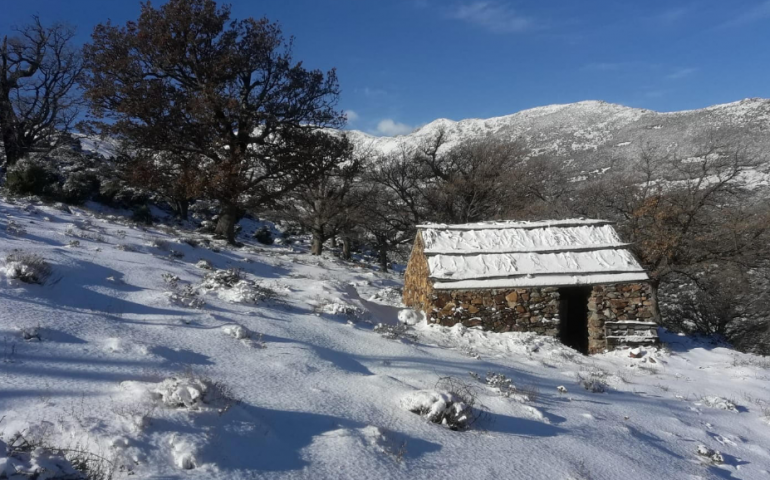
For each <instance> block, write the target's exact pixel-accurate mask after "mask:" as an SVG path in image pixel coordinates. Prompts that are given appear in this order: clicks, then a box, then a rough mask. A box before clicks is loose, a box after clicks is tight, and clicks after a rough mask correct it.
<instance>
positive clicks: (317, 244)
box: [310, 216, 326, 255]
mask: <svg viewBox="0 0 770 480" xmlns="http://www.w3.org/2000/svg"><path fill="white" fill-rule="evenodd" d="M324 240H326V238H324V224H323V221H322V220H321V218H319V217H318V216H316V217H315V219H314V220H313V247H312V250H311V251H310V254H311V255H321V252H323V249H324Z"/></svg>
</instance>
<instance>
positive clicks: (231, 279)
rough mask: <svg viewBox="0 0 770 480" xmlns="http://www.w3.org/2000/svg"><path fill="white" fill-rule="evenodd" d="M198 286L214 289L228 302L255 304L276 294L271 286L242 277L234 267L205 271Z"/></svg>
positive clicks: (270, 298) (271, 298) (274, 296)
mask: <svg viewBox="0 0 770 480" xmlns="http://www.w3.org/2000/svg"><path fill="white" fill-rule="evenodd" d="M200 287H201V288H202V289H204V290H208V291H216V292H217V296H218V297H219V298H221V299H222V300H225V301H226V302H230V303H253V304H256V303H260V302H264V301H267V300H273V299H275V298H276V297H277V296H278V294H277V292H276V291H275V290H273V289H272V288H270V287H267V286H264V285H261V284H258V283H256V282H254V281H252V280H247V279H244V278H242V276H241V272H240V270H238V269H235V268H231V269H228V270H215V271H212V272H210V273H207V274H206V276H205V277H203V282H201V285H200Z"/></svg>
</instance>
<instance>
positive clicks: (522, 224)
mask: <svg viewBox="0 0 770 480" xmlns="http://www.w3.org/2000/svg"><path fill="white" fill-rule="evenodd" d="M615 223H616V222H613V221H611V220H600V219H586V218H582V217H581V218H574V219H564V220H542V221H534V222H530V221H519V220H499V221H490V222H475V223H459V224H446V223H425V224H421V225H417V228H418V229H421V230H426V229H432V230H507V229H521V230H534V229H539V228H568V227H600V226H604V225H614V224H615Z"/></svg>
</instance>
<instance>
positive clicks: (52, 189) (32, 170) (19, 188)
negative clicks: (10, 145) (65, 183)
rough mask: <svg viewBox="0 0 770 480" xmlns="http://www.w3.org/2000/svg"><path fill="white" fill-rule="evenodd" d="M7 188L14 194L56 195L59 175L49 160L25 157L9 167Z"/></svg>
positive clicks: (6, 181) (6, 180)
mask: <svg viewBox="0 0 770 480" xmlns="http://www.w3.org/2000/svg"><path fill="white" fill-rule="evenodd" d="M5 188H7V189H8V191H9V192H10V193H12V194H14V195H39V196H47V197H51V196H55V194H56V193H57V190H58V176H57V173H56V171H55V170H54V169H53V168H51V165H50V163H49V162H46V161H45V160H43V159H39V158H23V159H21V160H19V161H18V162H16V163H15V164H14V165H12V166H10V167H8V171H7V173H6V179H5Z"/></svg>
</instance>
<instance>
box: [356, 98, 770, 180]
mask: <svg viewBox="0 0 770 480" xmlns="http://www.w3.org/2000/svg"><path fill="white" fill-rule="evenodd" d="M442 128H443V129H445V130H446V132H447V134H448V136H449V139H450V141H449V143H448V144H447V145H446V148H451V146H452V145H455V144H457V143H458V142H461V141H464V140H468V139H473V138H482V137H487V136H491V137H495V138H500V139H505V140H518V141H520V142H522V143H523V144H524V145H525V146H526V147H527V148H528V149H530V150H531V151H532V152H533V153H535V154H542V155H548V156H553V157H557V158H560V159H563V160H572V161H573V162H576V163H577V165H580V166H584V167H586V168H588V167H592V168H601V167H604V166H607V165H605V163H608V162H609V161H610V160H611V159H615V160H619V159H620V160H623V159H631V158H633V157H634V156H635V155H636V154H637V153H638V151H639V149H640V148H642V147H643V146H646V145H653V146H662V147H684V148H688V147H690V146H693V145H696V144H699V143H702V142H703V140H704V138H705V137H706V136H709V135H713V134H718V135H720V136H722V138H724V136H730V137H731V138H733V139H735V141H737V142H739V143H740V144H741V145H748V144H751V145H760V146H762V145H765V144H770V135H767V133H768V131H770V100H769V99H759V98H753V99H745V100H741V101H739V102H734V103H728V104H724V105H716V106H712V107H708V108H704V109H700V110H688V111H681V112H671V113H661V112H655V111H652V110H644V109H638V108H631V107H625V106H622V105H616V104H612V103H607V102H601V101H585V102H578V103H572V104H566V105H549V106H545V107H538V108H533V109H530V110H524V111H521V112H518V113H514V114H513V115H506V116H503V117H496V118H490V119H486V120H485V119H467V120H461V121H452V120H447V119H439V120H435V121H433V122H431V123H428V124H427V125H424V126H422V127H420V128H418V129H417V130H415V131H414V132H412V133H410V134H409V135H402V136H397V137H376V136H372V135H369V134H367V133H364V132H360V131H352V132H351V133H350V134H351V136H352V137H353V138H354V140H355V141H356V142H357V143H359V144H360V145H367V146H373V147H374V148H376V149H378V150H380V151H383V152H388V151H392V150H394V149H396V148H399V147H400V146H402V145H406V146H411V145H416V144H418V143H420V142H421V141H423V140H425V139H427V138H430V137H432V136H433V135H435V133H436V132H437V131H438V130H439V129H442Z"/></svg>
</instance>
